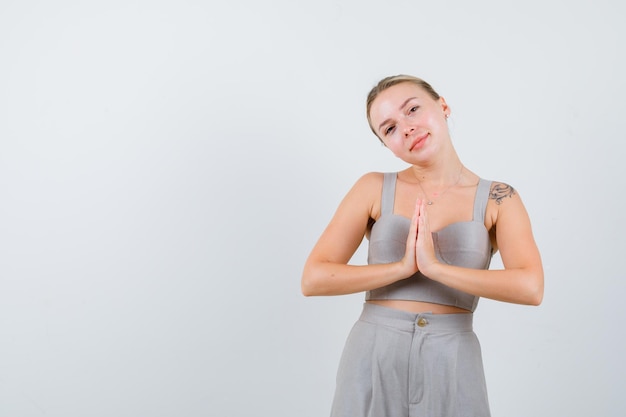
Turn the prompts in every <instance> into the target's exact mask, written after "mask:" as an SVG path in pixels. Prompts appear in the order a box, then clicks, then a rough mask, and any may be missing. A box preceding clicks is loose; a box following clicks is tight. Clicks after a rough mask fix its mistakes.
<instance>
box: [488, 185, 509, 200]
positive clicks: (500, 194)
mask: <svg viewBox="0 0 626 417" xmlns="http://www.w3.org/2000/svg"><path fill="white" fill-rule="evenodd" d="M514 195H515V189H514V188H513V187H511V186H510V185H509V184H505V183H503V182H494V183H493V185H492V186H491V191H489V198H490V199H492V200H496V204H502V200H504V199H505V198H506V197H513V196H514Z"/></svg>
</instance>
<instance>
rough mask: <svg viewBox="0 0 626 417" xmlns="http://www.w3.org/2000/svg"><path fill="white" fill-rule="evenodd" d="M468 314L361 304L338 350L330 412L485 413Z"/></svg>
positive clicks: (434, 416) (451, 416)
mask: <svg viewBox="0 0 626 417" xmlns="http://www.w3.org/2000/svg"><path fill="white" fill-rule="evenodd" d="M472 319H473V315H472V314H430V313H420V314H416V313H408V312H405V311H401V310H396V309H391V308H387V307H381V306H378V305H374V304H368V303H365V305H364V307H363V312H362V314H361V317H360V318H359V320H358V321H357V322H356V324H355V325H354V327H353V328H352V331H351V332H350V335H349V336H348V340H347V342H346V346H345V348H344V351H343V355H342V357H341V362H340V364H339V371H338V372H337V388H336V391H335V398H334V401H333V406H332V412H331V416H332V417H488V416H490V412H489V403H488V399H487V388H486V384H485V376H484V371H483V363H482V358H481V352H480V344H479V342H478V339H477V337H476V334H475V333H474V331H473V330H472Z"/></svg>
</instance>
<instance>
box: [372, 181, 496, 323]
mask: <svg viewBox="0 0 626 417" xmlns="http://www.w3.org/2000/svg"><path fill="white" fill-rule="evenodd" d="M396 179H397V173H385V174H384V180H383V191H382V200H381V215H380V218H379V219H378V220H377V221H376V222H375V223H374V225H373V226H372V229H371V231H370V236H369V251H368V258H367V262H368V263H369V264H384V263H391V262H396V261H399V260H400V259H402V257H403V256H404V251H405V249H406V238H407V236H408V234H409V226H410V224H411V220H410V219H408V218H406V217H403V216H400V215H397V214H394V213H393V204H394V199H395V193H396ZM490 188H491V181H486V180H484V179H480V181H479V182H478V188H477V189H476V195H475V197H474V214H473V218H472V220H471V221H467V222H457V223H452V224H450V225H448V226H446V227H444V228H443V229H441V230H439V231H438V232H433V233H432V235H433V242H434V244H435V253H436V255H437V258H438V259H439V261H440V262H444V263H447V264H449V265H456V266H461V267H465V268H473V269H488V268H489V263H490V262H491V256H492V247H491V240H490V239H489V232H488V231H487V229H486V228H485V224H484V219H485V208H486V207H487V201H488V199H489V190H490ZM365 299H366V300H411V301H423V302H428V303H436V304H444V305H450V306H456V307H461V308H464V309H466V310H471V311H474V310H475V309H476V305H477V304H478V297H476V296H474V295H471V294H467V293H465V292H462V291H459V290H456V289H454V288H450V287H448V286H446V285H443V284H440V283H439V282H436V281H433V280H431V279H428V278H427V277H425V276H424V275H422V274H421V273H420V272H417V273H416V274H415V275H413V276H411V277H409V278H406V279H403V280H400V281H396V282H394V283H393V284H390V285H387V286H385V287H381V288H377V289H375V290H371V291H368V292H367V293H366V295H365Z"/></svg>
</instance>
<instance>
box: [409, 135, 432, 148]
mask: <svg viewBox="0 0 626 417" xmlns="http://www.w3.org/2000/svg"><path fill="white" fill-rule="evenodd" d="M427 137H428V133H425V134H424V135H422V136H419V137H417V138H415V140H414V141H413V143H411V147H410V148H409V151H412V150H413V149H415V148H419V147H420V146H421V145H422V143H424V141H425V140H426V138H427Z"/></svg>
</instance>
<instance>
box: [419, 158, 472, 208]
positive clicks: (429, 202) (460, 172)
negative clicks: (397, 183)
mask: <svg viewBox="0 0 626 417" xmlns="http://www.w3.org/2000/svg"><path fill="white" fill-rule="evenodd" d="M462 173H463V164H461V169H460V170H459V177H458V178H457V179H456V181H455V183H454V184H452V185H451V186H449V187H448V188H446V189H445V190H443V192H442V193H441V194H434V196H435V197H436V198H439V197H441V196H442V195H444V194H445V193H446V192H447V191H448V190H449V189H450V188H452V187H454V186H455V185H457V184H458V183H459V181H461V174H462ZM415 179H416V180H417V185H419V186H420V189H421V190H422V193H424V198H425V199H426V204H428V205H429V206H432V205H433V204H435V201H434V199H433V200H430V199H429V198H428V194H427V193H426V191H424V187H422V182H421V181H420V180H419V179H417V176H415Z"/></svg>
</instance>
